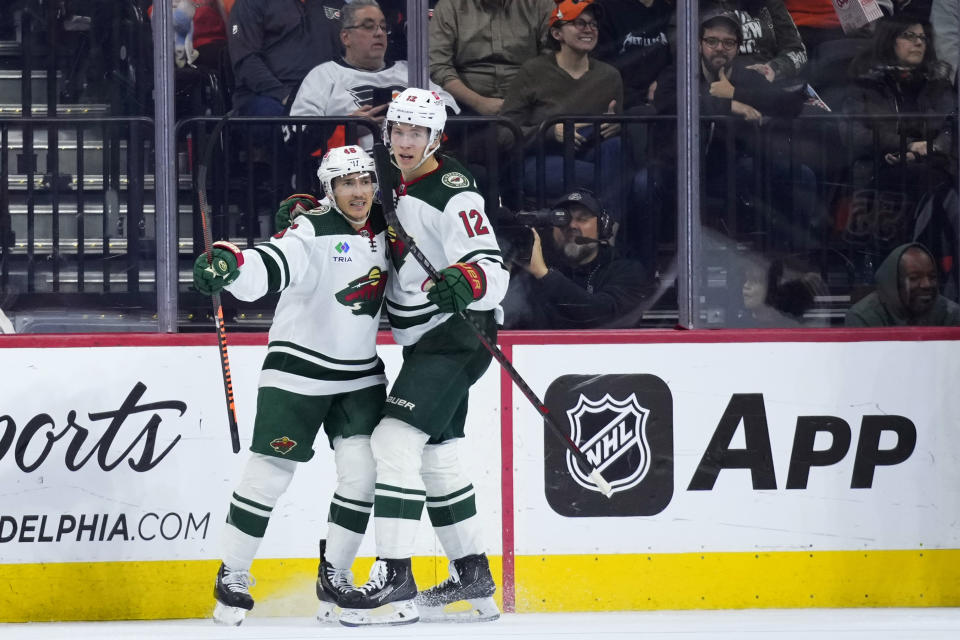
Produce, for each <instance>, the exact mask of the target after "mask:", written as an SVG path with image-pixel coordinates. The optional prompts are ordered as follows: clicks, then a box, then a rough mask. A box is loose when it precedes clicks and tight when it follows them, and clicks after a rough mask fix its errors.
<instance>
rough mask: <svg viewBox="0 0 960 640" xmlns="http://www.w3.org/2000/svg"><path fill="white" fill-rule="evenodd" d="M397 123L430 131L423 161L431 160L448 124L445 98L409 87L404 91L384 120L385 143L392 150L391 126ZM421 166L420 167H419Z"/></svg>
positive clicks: (391, 105) (392, 103)
mask: <svg viewBox="0 0 960 640" xmlns="http://www.w3.org/2000/svg"><path fill="white" fill-rule="evenodd" d="M395 122H403V123H406V124H414V125H420V126H421V127H426V128H427V129H429V130H430V139H429V141H428V142H427V148H426V149H425V150H424V154H423V159H422V160H421V161H420V162H421V164H422V163H423V161H424V160H426V159H427V158H429V157H430V156H431V155H432V154H433V152H434V151H436V150H437V145H436V143H437V142H438V141H439V140H440V136H441V135H442V134H443V127H444V125H445V124H446V123H447V110H446V108H445V106H444V104H443V98H442V97H440V94H439V93H437V92H436V91H428V90H427V89H418V88H416V87H409V88H407V89H404V90H403V92H401V93H400V95H398V96H397V97H396V98H394V99H393V101H392V102H391V103H390V106H389V107H387V117H386V118H384V119H383V143H384V145H386V147H387V148H388V149H389V148H390V125H391V124H393V123H395ZM418 166H419V165H418Z"/></svg>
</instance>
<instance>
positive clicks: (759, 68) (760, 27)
mask: <svg viewBox="0 0 960 640" xmlns="http://www.w3.org/2000/svg"><path fill="white" fill-rule="evenodd" d="M707 8H708V9H709V8H710V7H707ZM715 8H717V9H721V10H724V11H729V12H731V13H733V14H734V15H736V16H737V18H738V20H739V21H740V31H741V37H740V53H741V55H744V56H747V57H749V58H750V59H751V60H752V64H751V65H749V66H748V68H749V69H752V70H753V71H756V72H757V73H759V74H761V75H762V76H763V77H764V78H766V79H767V80H769V81H770V82H773V81H774V80H777V79H784V78H791V77H795V76H797V75H799V74H800V72H801V71H802V70H803V68H804V66H805V65H806V64H807V49H806V47H805V46H804V44H803V40H801V39H800V34H799V33H798V32H797V25H796V24H794V22H793V18H792V17H791V16H790V12H789V11H787V8H786V7H785V6H784V4H783V0H718V1H717V2H716V5H715Z"/></svg>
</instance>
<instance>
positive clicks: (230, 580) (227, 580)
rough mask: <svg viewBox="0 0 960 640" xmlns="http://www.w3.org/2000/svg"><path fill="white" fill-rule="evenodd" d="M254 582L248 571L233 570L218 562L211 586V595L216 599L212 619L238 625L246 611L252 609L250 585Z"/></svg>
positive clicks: (221, 622)
mask: <svg viewBox="0 0 960 640" xmlns="http://www.w3.org/2000/svg"><path fill="white" fill-rule="evenodd" d="M256 583H257V582H256V580H254V579H253V576H252V575H250V572H249V571H233V570H232V569H229V568H228V567H227V566H226V565H225V564H223V563H220V570H219V571H218V572H217V582H216V584H215V585H214V587H213V597H214V598H216V599H217V606H216V607H214V608H213V619H214V620H215V621H216V622H219V623H220V624H228V625H232V626H235V627H236V626H239V625H240V623H241V622H243V619H244V618H245V617H246V616H247V612H248V611H250V610H251V609H253V598H252V597H251V596H250V587H251V586H253V585H255V584H256Z"/></svg>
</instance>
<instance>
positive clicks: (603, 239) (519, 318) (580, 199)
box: [503, 189, 653, 329]
mask: <svg viewBox="0 0 960 640" xmlns="http://www.w3.org/2000/svg"><path fill="white" fill-rule="evenodd" d="M553 208H563V209H566V210H567V212H568V213H569V215H570V223H569V224H568V225H567V226H565V227H553V228H552V233H551V234H550V235H546V236H544V237H543V238H541V236H540V234H539V233H538V232H537V231H536V230H535V229H530V233H531V234H532V235H533V248H532V250H531V252H530V259H529V261H523V262H517V261H516V260H515V262H514V264H518V265H519V266H520V267H521V268H522V269H523V271H521V272H520V273H517V271H518V270H517V269H514V270H513V271H514V272H513V274H512V276H511V278H510V287H509V290H508V292H507V296H506V298H505V299H504V302H503V306H504V313H505V321H506V325H505V326H506V327H508V328H514V329H596V328H624V327H633V326H636V325H637V323H638V322H639V321H640V317H641V314H642V310H643V309H642V307H643V303H644V301H645V300H646V299H647V298H648V296H649V294H650V293H651V291H652V289H653V287H652V282H651V280H650V279H649V278H648V277H647V274H646V272H645V270H644V268H643V266H642V265H641V264H640V262H638V261H636V260H632V259H629V258H624V257H620V256H619V255H618V254H617V252H616V250H615V248H614V247H613V246H611V241H612V239H613V237H614V234H615V232H616V230H615V226H614V224H613V221H612V220H611V219H610V216H609V215H607V213H606V212H605V211H604V209H603V205H602V204H601V203H600V201H599V200H597V198H596V196H595V195H594V194H593V193H592V192H591V191H589V190H587V189H575V190H574V191H572V192H570V193H568V194H566V195H564V196H562V197H561V198H560V199H559V200H558V201H556V202H555V203H554V204H553Z"/></svg>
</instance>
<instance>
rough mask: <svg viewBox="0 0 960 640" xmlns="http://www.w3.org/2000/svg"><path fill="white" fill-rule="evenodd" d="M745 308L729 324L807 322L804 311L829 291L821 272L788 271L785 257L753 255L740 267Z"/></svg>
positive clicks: (777, 325)
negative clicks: (774, 257) (783, 259)
mask: <svg viewBox="0 0 960 640" xmlns="http://www.w3.org/2000/svg"><path fill="white" fill-rule="evenodd" d="M739 272H740V278H739V280H740V282H741V287H740V294H741V302H742V307H741V308H740V309H739V310H738V311H737V312H736V314H735V315H734V317H733V318H732V320H731V321H730V322H729V323H728V326H730V327H742V328H754V329H758V328H788V327H797V326H802V325H804V324H805V323H804V317H803V316H804V313H805V312H807V311H809V310H810V309H811V308H813V306H814V304H815V300H816V296H817V295H818V294H820V293H824V292H825V291H826V287H825V285H824V284H823V281H822V279H821V278H820V276H819V274H816V273H812V272H799V271H794V270H792V269H791V270H788V269H787V268H786V266H785V264H784V262H783V261H782V260H779V259H777V260H772V261H771V260H767V259H766V258H764V257H763V256H758V255H753V256H749V257H748V259H747V261H746V263H745V264H744V265H743V266H742V267H741V268H740V269H739Z"/></svg>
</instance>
